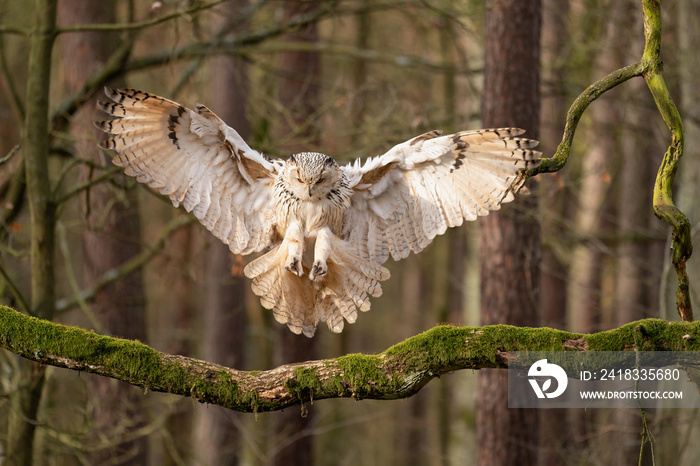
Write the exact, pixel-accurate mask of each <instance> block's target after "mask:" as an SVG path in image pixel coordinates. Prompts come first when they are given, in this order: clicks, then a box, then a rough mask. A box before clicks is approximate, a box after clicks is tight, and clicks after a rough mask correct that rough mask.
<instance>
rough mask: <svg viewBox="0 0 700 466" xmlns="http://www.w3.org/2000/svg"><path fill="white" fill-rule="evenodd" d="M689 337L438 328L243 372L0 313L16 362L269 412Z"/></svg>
mask: <svg viewBox="0 0 700 466" xmlns="http://www.w3.org/2000/svg"><path fill="white" fill-rule="evenodd" d="M698 332H700V324H698V323H694V322H667V321H664V320H659V319H646V320H641V321H638V322H632V323H630V324H627V325H624V326H622V327H620V328H618V329H615V330H609V331H606V332H600V333H596V334H591V335H583V334H578V333H569V332H564V331H560V330H554V329H549V328H519V327H513V326H509V325H490V326H486V327H481V328H478V327H454V326H446V325H442V326H438V327H435V328H433V329H431V330H428V331H427V332H424V333H421V334H419V335H416V336H414V337H411V338H409V339H407V340H405V341H404V342H402V343H399V344H397V345H394V346H392V347H391V348H389V349H387V350H386V351H384V352H382V353H381V354H378V355H364V354H349V355H345V356H340V357H338V358H335V359H325V360H319V361H308V362H304V363H297V364H289V365H284V366H280V367H277V368H275V369H271V370H267V371H250V372H246V371H240V370H236V369H233V368H229V367H224V366H220V365H217V364H213V363H210V362H206V361H201V360H198V359H193V358H188V357H185V356H178V355H172V354H165V353H160V352H158V351H156V350H155V349H153V348H151V347H149V346H147V345H144V344H143V343H141V342H138V341H132V340H123V339H119V338H111V337H107V336H102V335H98V334H96V333H94V332H91V331H87V330H83V329H80V328H77V327H70V326H65V325H61V324H56V323H52V322H49V321H45V320H41V319H37V318H34V317H29V316H26V315H24V314H22V313H20V312H17V311H15V310H13V309H11V308H8V307H4V306H0V347H3V348H6V349H8V350H9V351H11V352H13V353H15V354H17V355H19V356H22V357H24V358H27V359H30V360H32V361H36V362H40V363H42V364H48V365H52V366H56V367H63V368H66V369H71V370H76V371H85V372H91V373H95V374H99V375H103V376H105V377H111V378H114V379H118V380H123V381H125V382H128V383H130V384H132V385H135V386H137V387H142V388H144V389H145V390H152V391H157V392H165V393H172V394H176V395H182V396H189V397H192V398H195V399H197V400H198V401H200V402H203V403H211V404H216V405H219V406H223V407H225V408H230V409H233V410H236V411H243V412H263V411H274V410H279V409H283V408H286V407H289V406H293V405H296V404H303V403H305V402H308V401H310V402H313V401H314V400H321V399H327V398H354V399H357V400H360V399H375V400H391V399H398V398H406V397H409V396H411V395H413V394H415V393H417V392H418V391H419V390H420V389H421V388H422V387H423V386H425V385H426V384H427V383H428V382H429V381H430V380H432V379H433V378H435V377H440V376H441V375H443V374H446V373H448V372H452V371H456V370H460V369H472V370H474V369H481V368H506V367H507V358H506V354H505V353H506V352H507V351H526V350H527V351H630V350H635V349H639V350H645V351H697V350H700V340H699V339H698V338H696V337H693V336H692V335H698ZM687 335H691V337H690V338H688V337H687ZM684 337H685V338H684Z"/></svg>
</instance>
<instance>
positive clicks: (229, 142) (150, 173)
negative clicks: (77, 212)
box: [96, 88, 282, 254]
mask: <svg viewBox="0 0 700 466" xmlns="http://www.w3.org/2000/svg"><path fill="white" fill-rule="evenodd" d="M105 93H106V94H107V96H108V97H109V98H110V99H111V100H112V102H99V103H98V107H99V108H100V109H101V110H103V111H104V112H105V113H107V114H109V115H112V117H113V119H111V120H106V121H99V122H96V126H97V127H98V128H99V129H101V130H103V131H105V132H107V133H110V134H111V137H110V138H109V139H107V140H106V141H104V142H103V143H102V144H101V147H102V148H104V149H111V150H114V151H116V152H117V155H116V156H115V157H114V159H113V162H114V163H115V164H116V165H118V166H121V167H124V171H125V173H126V174H127V175H129V176H133V177H135V178H136V179H137V180H138V181H139V182H140V183H145V184H147V185H148V186H150V187H151V188H154V189H156V190H158V191H159V192H160V193H161V194H164V195H166V196H168V197H169V198H170V199H171V201H172V203H173V205H175V206H176V207H177V206H178V205H180V204H182V205H183V207H184V208H185V209H186V210H187V211H188V212H194V215H195V216H196V217H197V219H199V221H200V222H201V223H202V224H203V225H204V226H205V227H206V228H207V229H209V230H210V231H211V232H212V233H213V234H214V236H216V237H217V238H219V239H221V240H222V241H223V242H224V243H226V244H227V245H228V246H229V247H230V249H231V251H233V252H234V253H237V254H248V253H251V252H254V251H260V250H262V249H265V248H267V247H269V246H272V245H273V244H274V243H275V241H277V239H276V238H274V213H273V209H272V203H271V200H272V183H273V182H274V178H275V176H277V173H279V171H280V170H281V168H282V164H281V163H280V162H271V161H269V160H267V159H265V157H264V156H263V155H262V154H260V153H259V152H257V151H255V150H253V149H251V148H250V147H248V145H247V144H246V142H245V141H244V140H243V139H242V138H241V137H240V136H239V135H238V133H236V132H235V131H234V130H233V129H232V128H230V127H228V126H227V125H226V124H225V123H224V122H223V121H221V119H220V118H219V117H217V116H216V115H215V114H214V113H213V112H211V111H210V110H209V109H208V108H206V107H204V106H203V105H197V106H196V111H193V110H190V109H188V108H186V107H183V106H182V105H180V104H178V103H176V102H172V101H170V100H167V99H164V98H162V97H158V96H155V95H152V94H148V93H146V92H142V91H137V90H134V89H121V90H116V89H109V88H105Z"/></svg>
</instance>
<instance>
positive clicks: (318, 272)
mask: <svg viewBox="0 0 700 466" xmlns="http://www.w3.org/2000/svg"><path fill="white" fill-rule="evenodd" d="M326 273H328V265H327V264H326V263H325V262H323V261H320V260H317V261H316V263H314V266H313V267H312V268H311V273H309V278H310V279H311V280H316V278H318V277H321V276H323V275H325V274H326Z"/></svg>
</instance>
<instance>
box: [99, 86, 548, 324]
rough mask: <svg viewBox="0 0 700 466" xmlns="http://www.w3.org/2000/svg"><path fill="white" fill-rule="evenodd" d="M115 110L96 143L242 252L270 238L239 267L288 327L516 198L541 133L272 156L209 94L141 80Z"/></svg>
mask: <svg viewBox="0 0 700 466" xmlns="http://www.w3.org/2000/svg"><path fill="white" fill-rule="evenodd" d="M105 93H106V94H107V96H108V97H109V98H110V99H111V100H112V102H100V103H98V106H99V108H100V109H102V110H103V111H104V112H105V113H107V114H109V115H111V116H112V117H113V118H112V119H109V120H106V121H99V122H96V125H97V127H98V128H100V129H101V130H103V131H105V132H107V133H110V134H111V136H110V138H109V139H107V140H106V141H104V142H103V143H102V144H100V146H101V147H102V148H104V149H111V150H114V151H115V152H116V153H117V155H116V156H115V157H114V159H113V162H114V163H115V164H116V165H118V166H121V167H124V171H125V173H126V174H127V175H129V176H133V177H136V179H137V180H138V181H139V182H141V183H145V184H147V185H148V186H150V187H151V188H153V189H155V190H157V191H158V192H160V193H161V194H165V195H167V196H168V197H169V198H170V199H171V200H172V202H173V205H175V206H176V207H177V206H179V205H181V204H182V206H183V207H184V208H185V210H187V211H188V212H193V213H194V215H195V216H196V217H197V219H199V221H200V222H201V223H202V224H203V225H204V226H205V227H206V228H207V229H208V230H209V231H211V232H212V233H213V234H214V236H216V237H217V238H219V239H220V240H221V241H223V242H224V243H226V244H227V245H228V246H229V248H230V249H231V251H232V252H233V253H235V254H250V253H252V252H257V251H263V250H269V251H268V252H267V253H265V254H264V255H262V256H260V257H258V258H257V259H255V260H253V261H251V262H250V263H249V264H248V265H247V266H246V268H245V275H246V276H247V277H248V278H250V279H252V281H253V285H252V288H253V291H254V292H255V294H257V295H258V296H260V297H261V300H260V302H261V303H262V305H263V306H264V307H265V308H267V309H272V311H273V313H274V316H275V319H276V320H277V321H278V322H280V323H283V324H287V326H288V327H289V328H290V329H291V330H292V331H293V332H294V333H297V334H298V333H304V335H306V336H307V337H311V336H313V335H314V333H315V331H316V325H317V324H318V322H319V321H325V322H326V323H327V324H328V328H330V330H331V331H333V332H341V331H342V330H343V325H344V321H345V320H347V321H348V322H349V323H353V322H355V320H356V319H357V311H358V310H360V311H367V310H369V307H370V302H369V297H370V296H372V297H378V296H380V295H381V293H382V288H381V284H380V282H381V281H383V280H386V279H388V278H389V271H388V270H387V269H386V268H384V267H382V264H383V263H384V262H385V261H386V260H387V259H388V257H389V255H391V256H392V257H393V258H394V260H399V259H403V258H404V257H406V256H408V255H409V254H410V253H411V252H414V253H417V252H420V251H422V250H423V249H424V248H425V247H426V246H427V245H428V244H429V243H430V242H431V241H432V240H433V238H435V236H436V235H439V234H442V233H444V232H445V230H446V229H447V228H448V227H454V226H457V225H461V224H462V222H463V221H464V220H465V219H466V220H474V219H476V218H477V216H480V215H487V214H488V213H489V211H492V210H497V209H499V208H500V204H501V203H503V202H510V201H512V200H513V195H514V193H516V192H517V191H518V190H519V189H520V187H521V186H522V183H523V181H524V178H523V176H522V174H521V172H522V170H523V169H529V168H534V167H536V166H537V165H538V164H539V163H540V160H539V157H540V155H541V154H540V152H537V151H536V150H534V148H535V147H536V146H537V141H534V140H532V139H525V138H520V137H518V136H519V135H521V134H522V133H523V132H524V131H523V130H521V129H516V128H500V129H486V130H478V131H461V132H458V133H455V134H450V135H442V133H441V132H440V131H431V132H428V133H425V134H423V135H420V136H417V137H415V138H413V139H411V140H409V141H406V142H404V143H401V144H398V145H396V146H394V147H393V148H392V149H391V150H389V151H388V152H387V153H386V154H384V155H381V156H379V157H374V158H369V159H367V160H366V161H365V163H364V164H363V163H361V162H360V160H356V161H355V162H354V163H352V164H349V165H345V166H340V165H338V164H337V163H336V161H335V160H334V159H333V158H332V157H329V156H327V155H324V154H320V153H317V152H301V153H298V154H294V155H292V156H291V157H289V158H288V159H287V160H269V159H267V158H266V157H265V156H263V155H262V154H261V153H259V152H257V151H255V150H254V149H251V148H250V147H249V146H248V144H246V142H245V141H244V140H243V138H241V136H240V135H239V134H238V133H237V132H236V131H235V130H233V129H232V128H230V127H228V126H227V125H226V124H225V123H224V122H223V121H222V120H221V119H220V118H219V117H217V116H216V115H215V114H214V113H213V112H212V111H210V110H209V109H208V108H206V107H205V106H203V105H199V104H198V105H197V106H196V107H195V110H190V109H188V108H186V107H184V106H182V105H180V104H178V103H176V102H173V101H170V100H168V99H165V98H162V97H158V96H156V95H153V94H148V93H146V92H142V91H138V90H134V89H122V90H116V89H109V88H106V89H105Z"/></svg>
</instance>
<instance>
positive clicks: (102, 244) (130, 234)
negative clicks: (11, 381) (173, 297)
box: [59, 0, 148, 464]
mask: <svg viewBox="0 0 700 466" xmlns="http://www.w3.org/2000/svg"><path fill="white" fill-rule="evenodd" d="M115 11H116V2H113V1H107V2H105V1H103V2H94V1H92V0H71V1H70V2H61V3H60V5H59V18H60V22H61V23H62V25H72V24H91V23H101V24H105V23H112V22H114V21H115V19H116V13H115ZM61 45H62V52H63V57H64V63H65V68H64V80H65V84H66V88H67V90H68V92H75V91H77V90H78V89H80V88H81V87H82V85H83V84H84V79H85V78H86V77H87V76H90V75H91V74H92V73H93V72H94V71H95V70H96V69H99V68H100V67H101V66H103V64H104V62H105V61H106V60H107V58H108V57H109V56H110V53H111V52H112V51H113V50H114V49H115V48H116V46H117V36H116V35H109V34H105V33H103V32H81V33H75V34H67V35H65V36H64V37H62V38H61ZM96 99H97V96H96V97H94V98H93V99H91V100H89V101H88V102H86V103H85V105H84V106H83V107H82V108H81V109H80V110H79V111H78V112H77V113H76V114H75V115H74V117H73V119H72V128H71V134H72V135H73V137H74V138H75V141H76V142H75V144H74V147H75V152H76V154H77V155H78V156H79V157H82V158H85V159H89V160H92V161H93V162H94V163H95V164H97V165H98V166H109V165H111V164H109V160H106V159H108V156H106V155H105V154H104V153H102V152H101V151H100V150H99V149H98V148H97V147H96V142H97V141H96V134H97V131H96V130H95V129H94V126H93V123H92V122H93V120H94V117H95V101H96ZM92 175H93V171H92V169H91V168H85V170H84V171H83V173H82V178H83V179H82V180H81V181H86V180H88V179H90V177H91V176H92ZM122 179H125V177H124V176H123V175H122ZM115 186H116V183H101V184H98V185H95V186H93V187H92V188H91V189H89V190H88V191H87V192H86V195H85V197H84V198H83V202H84V204H83V205H84V209H85V213H84V216H85V221H86V223H87V228H86V230H85V232H84V233H83V247H84V252H83V257H84V261H83V275H84V277H85V281H86V282H87V283H90V281H91V280H93V279H95V278H96V277H99V276H101V275H102V274H103V273H105V272H106V271H107V270H109V269H111V268H113V267H115V266H117V265H119V264H121V263H123V262H125V261H126V260H128V259H129V258H131V257H132V256H134V255H136V254H137V253H138V252H139V250H140V249H139V244H138V238H139V232H140V222H139V217H138V202H137V199H136V194H135V192H133V191H129V190H122V189H119V188H115ZM115 199H116V202H115ZM91 309H92V311H93V312H94V313H95V317H96V318H97V322H99V324H100V326H101V327H102V330H103V331H105V332H107V333H109V334H111V335H115V336H119V337H122V338H130V339H138V340H141V341H145V340H146V320H145V309H144V290H143V284H142V274H141V272H140V271H136V272H134V273H132V274H130V275H128V276H126V277H123V278H121V279H120V280H118V281H116V282H115V283H114V284H112V285H109V286H108V287H106V288H105V289H103V290H102V291H101V292H100V293H99V294H98V295H97V297H96V300H95V304H94V305H92V306H91ZM88 393H89V396H90V406H91V409H92V420H93V426H92V429H91V436H90V440H91V441H92V442H95V446H96V447H97V449H96V450H95V451H94V452H93V453H91V455H90V461H91V462H92V463H93V464H101V463H106V462H108V461H109V462H111V464H144V463H145V462H146V459H147V457H148V456H147V451H146V446H147V442H146V439H145V438H143V437H137V438H133V437H134V433H135V432H136V431H137V430H138V429H139V428H140V427H143V426H144V425H145V424H146V423H147V419H146V418H145V416H144V409H143V406H142V400H143V395H142V393H141V392H140V391H139V390H135V389H134V388H133V387H129V386H128V385H127V384H123V383H120V382H116V381H114V380H109V379H106V378H104V377H92V376H91V377H89V378H88ZM105 438H107V439H109V441H108V442H106V443H107V444H105V441H104V439H105Z"/></svg>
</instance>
